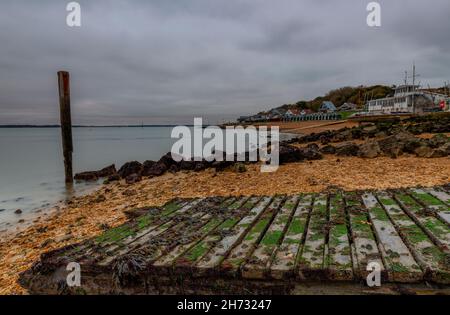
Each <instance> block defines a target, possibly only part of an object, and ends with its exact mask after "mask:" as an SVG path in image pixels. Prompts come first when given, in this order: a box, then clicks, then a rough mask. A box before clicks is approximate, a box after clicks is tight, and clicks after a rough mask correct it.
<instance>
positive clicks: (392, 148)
mask: <svg viewBox="0 0 450 315" xmlns="http://www.w3.org/2000/svg"><path fill="white" fill-rule="evenodd" d="M413 141H416V138H415V137H414V135H412V134H411V133H409V132H405V131H400V132H397V133H396V134H394V135H392V136H389V137H386V138H384V139H381V140H379V141H378V145H379V146H380V149H381V151H382V152H383V153H384V154H385V155H387V156H390V157H392V158H396V157H398V156H399V155H401V154H402V153H403V150H404V147H405V145H406V144H407V143H408V144H411V143H412V142H413Z"/></svg>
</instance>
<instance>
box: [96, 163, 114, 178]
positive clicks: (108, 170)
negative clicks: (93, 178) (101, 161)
mask: <svg viewBox="0 0 450 315" xmlns="http://www.w3.org/2000/svg"><path fill="white" fill-rule="evenodd" d="M116 173H117V170H116V166H115V165H114V164H111V165H110V166H107V167H105V168H102V169H101V170H100V171H97V176H98V177H108V176H112V175H114V174H116Z"/></svg>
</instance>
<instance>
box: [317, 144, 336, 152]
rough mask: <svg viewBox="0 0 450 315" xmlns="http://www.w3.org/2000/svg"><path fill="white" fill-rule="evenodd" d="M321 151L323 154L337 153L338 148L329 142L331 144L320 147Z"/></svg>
mask: <svg viewBox="0 0 450 315" xmlns="http://www.w3.org/2000/svg"><path fill="white" fill-rule="evenodd" d="M320 152H321V153H322V154H335V153H336V148H335V147H334V146H332V145H330V144H329V145H326V146H324V147H322V148H321V149H320Z"/></svg>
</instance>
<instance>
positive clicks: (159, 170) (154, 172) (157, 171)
mask: <svg viewBox="0 0 450 315" xmlns="http://www.w3.org/2000/svg"><path fill="white" fill-rule="evenodd" d="M172 166H173V165H172ZM172 166H170V167H172ZM166 171H167V166H166V164H164V163H162V162H156V163H155V164H153V166H152V167H150V168H149V169H148V170H147V171H146V176H149V177H153V176H161V175H162V174H164V173H165V172H166Z"/></svg>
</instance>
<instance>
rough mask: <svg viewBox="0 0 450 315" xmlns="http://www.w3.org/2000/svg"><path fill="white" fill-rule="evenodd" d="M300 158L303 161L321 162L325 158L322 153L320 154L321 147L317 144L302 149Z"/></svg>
mask: <svg viewBox="0 0 450 315" xmlns="http://www.w3.org/2000/svg"><path fill="white" fill-rule="evenodd" d="M300 156H301V158H302V159H305V160H308V161H311V160H320V159H322V158H323V156H322V153H320V152H319V146H318V145H317V144H310V145H308V146H307V147H306V148H302V149H300Z"/></svg>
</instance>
